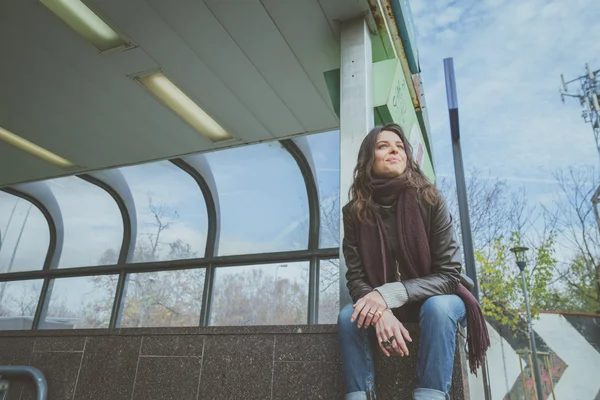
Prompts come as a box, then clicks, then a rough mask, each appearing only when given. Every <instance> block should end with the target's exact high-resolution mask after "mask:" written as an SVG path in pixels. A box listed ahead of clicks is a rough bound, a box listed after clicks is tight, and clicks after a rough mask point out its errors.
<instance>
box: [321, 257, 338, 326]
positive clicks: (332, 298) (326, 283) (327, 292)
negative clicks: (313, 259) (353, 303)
mask: <svg viewBox="0 0 600 400" xmlns="http://www.w3.org/2000/svg"><path fill="white" fill-rule="evenodd" d="M319 266H320V270H319V324H335V323H337V317H338V313H339V311H340V261H339V260H321V261H320V264H319Z"/></svg>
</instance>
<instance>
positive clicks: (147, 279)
mask: <svg viewBox="0 0 600 400" xmlns="http://www.w3.org/2000/svg"><path fill="white" fill-rule="evenodd" d="M148 210H149V211H150V213H151V214H152V216H153V222H152V223H151V226H152V227H153V231H151V232H148V233H146V234H145V235H143V236H141V237H140V238H138V241H137V243H136V246H135V251H134V260H135V261H138V262H153V261H159V260H161V259H164V258H165V256H166V258H167V259H170V260H176V259H189V258H196V257H198V254H197V253H196V252H194V251H193V250H192V247H191V245H190V244H189V243H186V242H184V241H183V240H182V239H176V240H174V241H172V242H163V241H161V235H162V234H163V233H164V232H165V231H167V230H168V229H170V228H171V227H172V226H173V225H174V224H175V222H176V220H177V217H178V213H177V211H176V210H171V209H170V208H169V207H167V206H165V205H164V204H161V205H155V204H154V203H153V201H152V198H151V197H149V198H148ZM164 253H166V254H164ZM117 259H118V253H117V251H115V250H113V249H108V250H106V251H105V252H104V254H103V255H102V256H101V258H100V260H99V262H100V264H115V263H116V262H117ZM204 273H205V271H204V269H193V270H192V269H190V270H176V271H163V272H152V273H139V274H130V275H129V276H128V281H127V287H126V298H125V304H124V310H123V316H122V320H121V326H123V327H141V326H193V325H198V322H199V318H200V305H201V301H202V291H203V288H204ZM92 279H95V285H97V286H104V287H113V286H114V285H116V280H117V277H116V276H102V277H97V278H92ZM106 306H107V307H112V299H111V301H110V302H109V303H107V305H106Z"/></svg>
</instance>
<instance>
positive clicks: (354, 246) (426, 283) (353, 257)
mask: <svg viewBox="0 0 600 400" xmlns="http://www.w3.org/2000/svg"><path fill="white" fill-rule="evenodd" d="M420 206H421V214H422V215H423V220H424V222H425V230H426V232H427V237H428V238H429V248H430V251H431V262H432V271H433V272H432V274H431V275H429V276H425V277H422V278H416V279H407V280H403V281H402V283H403V284H404V286H405V287H406V291H407V292H408V303H414V302H420V301H423V300H426V299H428V298H429V297H431V296H436V295H441V294H454V293H455V290H456V286H457V285H458V283H459V282H462V283H463V284H464V285H465V286H466V287H467V288H468V289H471V287H472V284H471V282H470V281H469V280H468V278H466V277H462V276H461V274H460V271H461V253H460V246H459V245H458V242H457V240H456V235H455V232H454V227H453V226H452V217H451V215H450V213H449V211H448V208H447V206H446V203H445V201H444V200H443V199H441V198H440V199H439V200H438V201H437V202H436V203H435V204H433V205H430V204H427V203H426V202H425V201H423V200H421V201H420ZM342 214H343V218H344V240H343V244H342V250H343V252H344V258H345V261H346V267H347V269H348V270H347V272H346V280H347V281H348V282H347V284H346V286H347V287H348V289H349V290H350V297H352V300H353V301H354V302H356V301H357V300H358V299H360V298H361V297H363V296H365V295H366V294H367V293H370V292H372V291H373V289H374V288H373V287H372V286H371V285H370V284H369V281H368V278H367V274H366V272H365V269H364V266H363V263H362V260H361V258H360V254H359V250H358V239H357V233H356V227H355V226H354V225H355V224H354V220H353V218H352V217H351V215H350V212H349V205H346V206H344V208H343V209H342Z"/></svg>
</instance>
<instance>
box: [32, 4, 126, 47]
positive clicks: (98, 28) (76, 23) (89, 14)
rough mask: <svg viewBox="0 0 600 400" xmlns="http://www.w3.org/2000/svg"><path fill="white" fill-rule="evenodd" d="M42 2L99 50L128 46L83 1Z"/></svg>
mask: <svg viewBox="0 0 600 400" xmlns="http://www.w3.org/2000/svg"><path fill="white" fill-rule="evenodd" d="M40 1H41V2H42V4H44V5H45V6H46V7H48V8H49V9H50V11H52V12H53V13H54V14H55V15H56V16H57V17H58V18H60V19H62V20H63V21H64V22H65V23H66V24H67V25H69V26H70V27H71V28H73V29H74V30H75V31H76V32H77V33H79V34H80V35H81V36H83V37H84V38H85V39H86V40H87V41H88V42H90V43H91V44H93V45H94V46H95V47H96V48H97V49H98V50H100V51H106V50H111V49H115V48H117V47H121V46H127V44H128V43H127V41H126V40H125V39H123V38H122V37H121V36H119V34H118V33H117V32H115V31H114V30H113V29H112V28H111V27H110V26H108V25H107V24H106V23H105V22H104V21H102V19H100V17H98V16H97V15H96V14H95V13H94V12H93V11H92V10H90V9H89V8H88V6H86V5H85V4H83V2H81V0H40Z"/></svg>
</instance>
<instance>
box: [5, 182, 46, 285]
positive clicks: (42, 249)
mask: <svg viewBox="0 0 600 400" xmlns="http://www.w3.org/2000/svg"><path fill="white" fill-rule="evenodd" d="M49 244H50V229H49V228H48V221H47V220H46V218H45V217H44V214H42V212H41V211H40V210H39V209H38V208H37V207H36V206H34V205H33V204H31V203H30V202H29V201H27V200H24V199H22V198H20V197H17V196H13V195H11V194H8V193H5V192H2V191H0V273H5V272H19V271H32V270H38V269H42V267H43V266H44V260H45V259H46V254H47V253H48V246H49Z"/></svg>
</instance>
